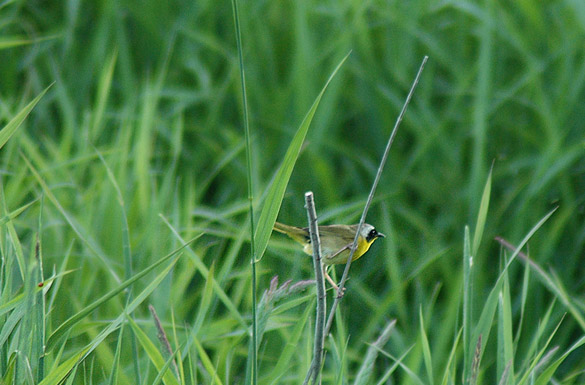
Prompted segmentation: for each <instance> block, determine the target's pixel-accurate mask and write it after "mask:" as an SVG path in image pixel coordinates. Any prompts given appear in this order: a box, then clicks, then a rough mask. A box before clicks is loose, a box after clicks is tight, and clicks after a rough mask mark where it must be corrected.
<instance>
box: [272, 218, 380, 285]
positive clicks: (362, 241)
mask: <svg viewBox="0 0 585 385" xmlns="http://www.w3.org/2000/svg"><path fill="white" fill-rule="evenodd" d="M318 228H319V238H320V241H321V254H322V255H321V261H323V264H324V265H325V266H331V265H337V264H344V263H347V259H348V258H349V254H350V252H351V246H352V245H353V241H354V238H355V235H356V232H357V229H358V225H328V226H319V227H318ZM274 230H276V231H278V232H280V233H283V234H286V235H288V236H289V237H290V238H292V239H293V240H295V241H296V242H298V243H300V244H301V245H303V251H304V252H305V253H306V254H309V255H313V246H312V245H311V237H310V234H309V228H308V227H297V226H289V225H285V224H284V223H280V222H276V223H275V224H274ZM385 237H386V236H385V235H384V234H382V233H380V232H378V231H377V230H376V228H375V227H374V226H372V225H370V224H368V223H364V224H363V225H362V228H361V229H360V234H359V237H358V242H357V247H356V249H355V252H354V253H353V257H352V262H353V261H355V260H356V259H359V258H360V257H362V256H363V255H364V254H365V253H366V252H367V251H368V249H369V248H370V246H371V245H372V243H374V241H375V240H376V239H378V238H385ZM325 276H326V278H327V280H328V281H329V282H330V283H331V284H332V285H333V287H335V288H337V285H336V284H335V283H334V282H333V280H332V279H331V277H329V275H328V274H327V273H325Z"/></svg>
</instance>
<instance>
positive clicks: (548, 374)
mask: <svg viewBox="0 0 585 385" xmlns="http://www.w3.org/2000/svg"><path fill="white" fill-rule="evenodd" d="M583 344H585V337H581V338H580V339H579V340H578V341H577V342H575V343H574V344H573V346H571V347H570V348H569V349H568V350H567V351H566V352H565V353H563V355H562V356H561V357H559V358H558V359H556V360H555V361H554V362H553V363H552V364H550V365H549V366H548V367H547V368H546V369H545V370H544V371H543V372H542V373H541V374H540V376H538V379H537V380H536V382H535V383H534V384H535V385H546V384H550V383H551V378H552V376H553V374H554V373H555V372H556V370H557V369H558V367H559V366H560V365H561V364H562V363H563V362H564V361H565V359H566V358H567V357H568V356H569V354H571V353H572V352H573V351H574V350H576V349H577V348H579V347H581V346H582V345H583Z"/></svg>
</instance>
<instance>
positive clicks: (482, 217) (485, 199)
mask: <svg viewBox="0 0 585 385" xmlns="http://www.w3.org/2000/svg"><path fill="white" fill-rule="evenodd" d="M491 190H492V170H490V173H489V175H488V178H487V181H486V182H485V187H484V188H483V194H482V196H481V203H480V205H479V213H478V215H477V224H476V225H475V233H474V234H473V247H472V248H471V255H473V256H477V252H478V250H479V245H480V243H481V238H482V236H483V230H484V228H485V221H486V218H487V212H488V207H489V205H490V194H491Z"/></svg>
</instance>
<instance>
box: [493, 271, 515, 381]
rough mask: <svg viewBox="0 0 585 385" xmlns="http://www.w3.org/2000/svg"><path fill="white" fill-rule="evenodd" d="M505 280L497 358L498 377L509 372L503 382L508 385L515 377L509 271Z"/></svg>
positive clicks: (500, 305)
mask: <svg viewBox="0 0 585 385" xmlns="http://www.w3.org/2000/svg"><path fill="white" fill-rule="evenodd" d="M503 282H504V285H503V288H502V291H501V293H500V296H499V305H498V354H497V357H496V360H497V373H498V374H497V378H498V379H501V378H502V377H503V376H504V374H505V373H507V374H506V378H507V380H506V381H505V382H503V383H501V384H502V385H506V384H511V383H512V380H513V379H514V337H513V328H512V304H511V296H510V282H509V280H508V272H504V278H503Z"/></svg>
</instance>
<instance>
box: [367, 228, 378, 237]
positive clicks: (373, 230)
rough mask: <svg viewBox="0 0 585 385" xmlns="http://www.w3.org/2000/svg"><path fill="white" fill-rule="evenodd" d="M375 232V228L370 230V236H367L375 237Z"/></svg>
mask: <svg viewBox="0 0 585 385" xmlns="http://www.w3.org/2000/svg"><path fill="white" fill-rule="evenodd" d="M376 234H378V232H377V231H376V229H372V230H370V236H369V238H372V237H375V236H376Z"/></svg>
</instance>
